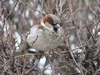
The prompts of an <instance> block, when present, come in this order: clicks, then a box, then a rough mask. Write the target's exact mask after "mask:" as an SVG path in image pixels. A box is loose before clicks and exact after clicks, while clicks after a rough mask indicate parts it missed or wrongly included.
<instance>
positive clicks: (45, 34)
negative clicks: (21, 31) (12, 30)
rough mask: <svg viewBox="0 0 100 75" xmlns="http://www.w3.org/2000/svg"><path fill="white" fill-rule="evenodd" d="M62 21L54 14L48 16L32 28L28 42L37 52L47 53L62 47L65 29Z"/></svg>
mask: <svg viewBox="0 0 100 75" xmlns="http://www.w3.org/2000/svg"><path fill="white" fill-rule="evenodd" d="M60 23H61V20H60V19H59V18H58V17H57V16H56V15H53V14H48V15H46V16H45V17H43V18H42V19H41V20H40V21H38V22H37V23H36V24H35V25H34V26H32V27H31V29H30V32H29V34H28V35H27V38H26V41H27V43H28V45H29V46H30V47H32V48H33V49H35V50H36V51H47V50H52V49H55V48H57V46H60V45H61V42H62V38H63V29H62V28H61V26H60Z"/></svg>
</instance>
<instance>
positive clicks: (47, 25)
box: [42, 22, 53, 30]
mask: <svg viewBox="0 0 100 75" xmlns="http://www.w3.org/2000/svg"><path fill="white" fill-rule="evenodd" d="M45 24H46V25H45ZM45 24H44V23H42V26H43V27H44V28H45V29H47V30H53V26H52V25H50V24H49V23H47V22H46V23H45Z"/></svg>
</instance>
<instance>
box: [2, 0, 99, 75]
mask: <svg viewBox="0 0 100 75" xmlns="http://www.w3.org/2000/svg"><path fill="white" fill-rule="evenodd" d="M47 14H55V15H57V16H58V17H59V18H60V19H61V26H62V28H63V29H64V36H63V42H62V44H61V46H59V47H57V48H56V49H54V53H56V54H55V55H53V54H49V53H47V55H44V56H42V57H41V58H37V57H36V56H35V55H34V54H29V53H28V52H27V51H28V50H27V48H26V50H25V52H24V53H17V52H18V51H19V52H20V50H21V49H22V47H23V46H22V44H23V43H24V42H26V36H27V33H28V31H29V30H30V28H31V26H33V25H34V24H35V23H36V22H37V21H38V20H40V19H41V18H42V17H44V16H45V15H47ZM24 49H25V48H24ZM31 50H33V49H31ZM0 75H100V0H0Z"/></svg>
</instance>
